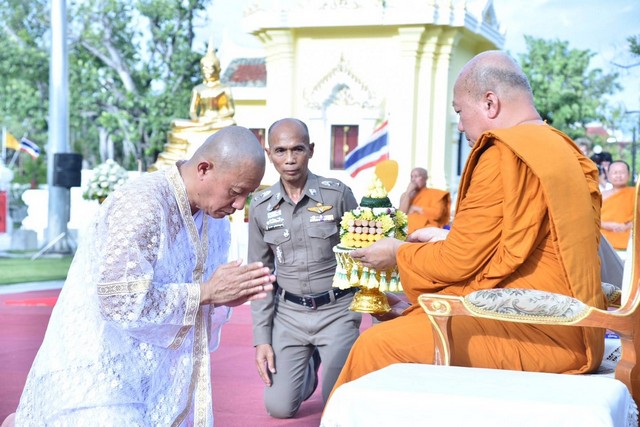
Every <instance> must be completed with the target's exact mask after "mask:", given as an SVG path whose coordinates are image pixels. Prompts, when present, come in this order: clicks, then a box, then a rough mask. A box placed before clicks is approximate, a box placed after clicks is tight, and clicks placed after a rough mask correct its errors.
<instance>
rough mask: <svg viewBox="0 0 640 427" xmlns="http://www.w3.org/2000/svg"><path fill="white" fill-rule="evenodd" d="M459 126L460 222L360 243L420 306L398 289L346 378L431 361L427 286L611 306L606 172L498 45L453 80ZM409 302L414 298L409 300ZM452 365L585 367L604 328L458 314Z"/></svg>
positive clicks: (594, 360) (361, 254)
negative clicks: (549, 120)
mask: <svg viewBox="0 0 640 427" xmlns="http://www.w3.org/2000/svg"><path fill="white" fill-rule="evenodd" d="M453 107H454V109H455V111H456V112H457V113H458V114H459V116H460V121H459V123H458V129H459V131H460V132H464V133H465V136H466V138H467V140H468V141H469V145H470V146H471V147H472V151H471V153H470V156H469V159H468V161H467V164H466V166H465V171H464V173H463V176H462V180H461V183H460V188H459V193H458V203H457V210H456V217H455V218H456V220H455V221H454V222H453V225H452V227H451V230H450V231H447V230H444V229H437V228H424V229H421V230H419V231H417V232H415V233H413V234H412V235H411V236H410V240H411V242H401V241H399V240H395V239H391V238H387V239H382V240H380V241H378V242H377V243H375V244H374V245H372V246H370V247H368V248H364V249H359V250H357V251H354V252H353V253H352V256H353V257H354V258H357V259H359V260H360V261H361V262H362V263H363V265H365V266H367V267H373V268H376V269H378V270H382V269H385V268H388V267H390V266H392V265H394V264H396V263H397V265H398V267H399V270H400V276H401V279H402V284H403V287H404V289H405V292H406V294H407V296H408V299H409V301H410V302H411V306H410V307H408V308H406V309H405V310H404V311H403V312H401V311H400V309H401V305H402V304H403V303H402V302H400V301H398V299H397V298H393V299H392V301H391V302H392V303H393V304H394V308H393V311H392V314H393V315H398V316H399V317H396V318H395V319H392V320H388V321H385V322H382V323H380V324H379V325H375V326H374V327H372V328H370V329H368V330H367V331H365V332H364V333H363V334H362V335H361V336H360V338H359V339H358V340H357V341H356V343H355V345H354V347H353V348H352V350H351V353H350V354H349V357H348V359H347V362H346V364H345V366H344V368H343V369H342V372H341V374H340V377H339V378H338V381H337V383H336V385H335V387H334V391H335V390H336V388H337V387H339V386H340V385H341V384H343V383H345V382H348V381H352V380H354V379H356V378H359V377H361V376H363V375H365V374H367V373H369V372H372V371H375V370H378V369H381V368H383V367H385V366H388V365H390V364H393V363H433V360H434V350H433V336H432V331H431V326H430V324H429V321H428V319H427V316H426V314H424V312H423V311H422V310H421V308H420V306H419V305H418V304H417V297H418V296H419V295H420V294H421V293H425V292H438V293H443V294H452V295H465V294H468V293H470V292H473V291H475V290H478V289H489V288H500V287H504V288H528V289H539V290H543V291H550V292H556V293H560V294H564V295H569V296H572V297H575V298H577V299H579V300H581V301H583V302H585V303H587V304H589V305H593V306H595V307H599V308H604V307H605V299H604V296H603V294H602V290H601V285H600V261H599V258H598V244H599V239H600V230H599V219H600V204H601V196H600V192H599V189H598V171H597V169H596V166H595V165H594V164H593V162H592V161H591V160H589V159H588V158H587V157H585V156H584V155H583V154H582V153H581V152H580V150H579V149H578V147H577V146H576V145H575V144H574V143H573V142H572V141H571V140H570V139H569V138H568V137H567V136H566V135H564V134H562V133H561V132H559V131H557V130H555V129H553V128H552V127H550V126H548V125H547V124H546V123H545V122H543V121H542V120H541V118H540V115H539V114H538V112H537V111H536V109H535V107H534V102H533V95H532V93H531V88H530V85H529V82H528V80H527V78H526V76H525V75H524V73H523V72H522V70H521V68H520V67H519V66H518V65H517V63H516V62H515V61H514V60H513V59H511V58H510V57H509V56H507V55H506V54H505V53H502V52H499V51H489V52H484V53H481V54H479V55H477V56H476V57H474V58H473V59H471V61H469V62H468V63H467V64H466V65H465V66H464V67H463V69H462V71H461V73H460V75H459V76H458V79H457V80H456V83H455V86H454V96H453ZM402 308H404V307H402ZM451 327H452V337H453V340H452V364H453V365H456V366H471V367H483V368H499V369H512V370H525V371H538V372H557V373H583V372H588V371H592V370H594V369H596V368H597V367H598V366H599V364H600V361H601V359H602V353H603V347H604V332H603V331H602V330H600V329H595V328H572V327H558V326H546V325H544V326H540V325H526V324H519V323H500V322H497V321H494V320H490V319H480V318H471V317H454V318H453V319H452V323H451Z"/></svg>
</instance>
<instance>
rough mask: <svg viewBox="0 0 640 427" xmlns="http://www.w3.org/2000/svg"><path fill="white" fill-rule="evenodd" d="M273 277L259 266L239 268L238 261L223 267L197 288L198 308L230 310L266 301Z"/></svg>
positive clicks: (259, 263) (240, 264) (252, 264)
mask: <svg viewBox="0 0 640 427" xmlns="http://www.w3.org/2000/svg"><path fill="white" fill-rule="evenodd" d="M275 280H276V276H274V275H273V274H270V271H269V268H267V267H265V266H264V265H263V264H262V263H261V262H254V263H251V264H247V265H242V261H241V260H237V261H232V262H230V263H228V264H223V265H221V266H220V267H218V269H217V270H216V271H215V272H214V273H213V275H212V276H211V277H210V278H209V280H207V281H206V282H204V283H202V284H201V285H200V304H215V305H227V306H229V307H234V306H237V305H240V304H244V303H245V302H247V301H254V300H258V299H262V298H266V296H267V293H268V292H271V291H272V290H273V282H275Z"/></svg>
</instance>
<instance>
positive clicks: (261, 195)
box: [253, 189, 272, 204]
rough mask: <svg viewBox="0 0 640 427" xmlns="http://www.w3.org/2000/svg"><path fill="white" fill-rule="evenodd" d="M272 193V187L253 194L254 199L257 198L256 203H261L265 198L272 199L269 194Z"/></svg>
mask: <svg viewBox="0 0 640 427" xmlns="http://www.w3.org/2000/svg"><path fill="white" fill-rule="evenodd" d="M271 193H272V191H271V189H266V190H262V191H261V192H259V193H258V194H256V195H255V196H253V200H255V203H256V204H260V203H262V202H264V201H265V200H269V199H270V197H269V196H271Z"/></svg>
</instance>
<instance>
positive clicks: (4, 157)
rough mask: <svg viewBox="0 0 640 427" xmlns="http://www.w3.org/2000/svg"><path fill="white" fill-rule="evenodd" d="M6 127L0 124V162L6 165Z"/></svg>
mask: <svg viewBox="0 0 640 427" xmlns="http://www.w3.org/2000/svg"><path fill="white" fill-rule="evenodd" d="M6 160H7V128H6V127H5V126H2V164H3V165H6V164H7V162H6Z"/></svg>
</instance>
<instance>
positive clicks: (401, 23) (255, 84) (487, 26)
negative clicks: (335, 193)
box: [221, 0, 504, 200]
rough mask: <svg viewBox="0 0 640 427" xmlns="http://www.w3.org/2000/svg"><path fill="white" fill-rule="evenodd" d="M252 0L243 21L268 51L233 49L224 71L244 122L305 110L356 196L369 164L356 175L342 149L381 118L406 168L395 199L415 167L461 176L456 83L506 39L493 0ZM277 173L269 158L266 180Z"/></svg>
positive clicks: (324, 169) (319, 146) (322, 156)
mask: <svg viewBox="0 0 640 427" xmlns="http://www.w3.org/2000/svg"><path fill="white" fill-rule="evenodd" d="M250 3H252V4H251V5H250V6H249V7H248V8H247V9H246V10H245V12H244V13H245V14H244V18H243V28H244V30H245V31H247V32H248V33H250V34H253V35H254V36H255V37H257V38H258V39H259V40H260V41H261V43H262V45H263V47H264V56H263V57H256V58H234V59H230V60H229V64H228V66H227V67H226V68H224V69H223V75H222V78H221V79H222V82H223V83H224V84H227V85H229V86H230V87H231V88H232V93H233V96H234V100H235V105H236V111H235V121H236V122H237V124H239V125H242V126H246V127H248V128H251V129H253V130H254V132H255V133H256V134H257V135H258V136H260V135H262V137H263V138H264V137H265V134H266V130H267V128H268V126H269V125H270V124H271V123H272V122H273V121H275V120H277V119H280V118H283V117H297V118H300V119H302V120H303V121H305V122H306V123H307V125H308V126H309V131H310V135H311V139H312V142H315V144H316V148H315V154H314V157H313V159H312V160H311V162H310V167H311V169H312V170H313V171H314V172H315V173H318V174H324V175H329V176H333V177H336V178H339V179H342V180H344V181H345V182H347V183H348V184H349V185H351V186H352V188H353V190H354V192H355V193H356V197H359V195H361V194H362V193H363V191H364V189H365V186H366V185H367V184H368V181H369V180H368V174H367V173H366V171H364V172H362V173H361V174H360V175H358V176H356V178H351V177H350V176H349V175H348V174H347V173H346V172H345V171H344V168H343V165H344V157H345V155H346V154H348V153H349V152H350V151H351V150H353V149H354V148H355V147H357V146H358V145H362V144H364V143H365V142H366V141H367V138H368V137H369V136H370V135H371V133H372V132H373V130H374V128H375V126H376V124H377V123H379V122H380V121H381V120H384V119H386V120H388V122H389V124H388V129H389V130H388V132H389V149H390V158H391V159H394V160H397V161H398V163H399V170H400V174H399V178H398V184H397V185H396V188H394V191H393V192H392V194H391V196H392V200H394V199H396V200H397V199H398V198H399V195H400V193H401V192H402V191H403V189H404V186H406V183H407V182H408V179H409V171H410V170H411V169H412V168H413V167H414V166H422V167H426V168H427V169H428V170H429V175H430V177H431V182H430V185H432V186H434V187H437V188H443V189H455V188H456V187H457V183H458V179H459V176H460V174H461V170H462V167H463V166H464V162H465V160H466V157H467V154H468V152H469V147H468V145H467V142H466V141H463V140H462V138H461V136H460V135H459V132H458V131H457V116H456V114H455V113H454V111H453V108H452V107H451V101H452V91H453V84H454V81H455V78H456V76H457V74H458V72H459V70H460V68H461V67H462V66H463V65H464V64H465V63H466V62H467V61H468V60H469V59H470V58H471V57H473V56H474V55H476V54H477V53H479V52H482V51H484V50H489V49H500V48H501V47H502V46H503V44H504V34H503V33H502V32H501V31H500V30H499V27H498V21H497V19H496V16H495V13H494V9H493V3H492V1H491V0H487V1H462V0H460V1H456V0H386V1H382V0H307V1H296V0H291V1H285V0H280V1H275V0H258V1H253V2H250ZM224 49H225V45H224V44H223V45H222V46H221V50H224ZM225 52H226V53H227V55H233V49H226V50H225ZM275 180H277V175H276V172H275V170H274V169H273V168H267V174H266V175H265V179H264V182H265V183H272V182H274V181H275Z"/></svg>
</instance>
